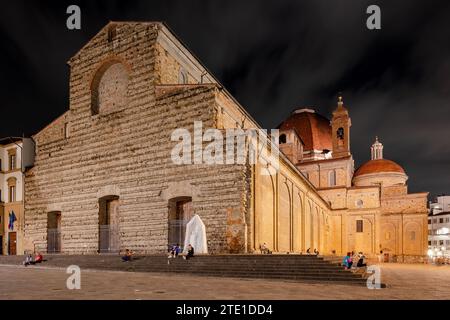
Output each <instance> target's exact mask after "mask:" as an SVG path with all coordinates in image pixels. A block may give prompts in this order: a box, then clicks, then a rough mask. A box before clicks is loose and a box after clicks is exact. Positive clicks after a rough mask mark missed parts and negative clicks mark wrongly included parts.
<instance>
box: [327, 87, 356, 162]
mask: <svg viewBox="0 0 450 320" xmlns="http://www.w3.org/2000/svg"><path fill="white" fill-rule="evenodd" d="M351 125H352V122H351V119H350V116H349V115H348V110H347V108H346V107H345V106H344V102H343V101H342V95H341V94H339V97H338V105H337V108H336V110H334V111H333V118H332V120H331V134H332V141H333V158H341V157H345V156H349V155H350V154H351V153H350V127H351Z"/></svg>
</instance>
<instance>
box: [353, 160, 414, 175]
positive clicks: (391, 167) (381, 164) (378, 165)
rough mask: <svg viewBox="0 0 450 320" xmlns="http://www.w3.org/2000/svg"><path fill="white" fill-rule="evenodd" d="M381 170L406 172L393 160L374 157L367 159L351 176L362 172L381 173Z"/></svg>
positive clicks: (362, 173)
mask: <svg viewBox="0 0 450 320" xmlns="http://www.w3.org/2000/svg"><path fill="white" fill-rule="evenodd" d="M382 172H383V173H385V172H393V173H403V174H406V173H405V170H403V168H402V167H401V166H400V165H399V164H397V163H395V162H394V161H392V160H388V159H376V160H369V161H367V162H366V163H364V164H363V165H362V166H360V167H359V168H358V169H357V170H356V172H355V174H354V175H353V176H354V177H357V176H361V175H364V174H371V173H382Z"/></svg>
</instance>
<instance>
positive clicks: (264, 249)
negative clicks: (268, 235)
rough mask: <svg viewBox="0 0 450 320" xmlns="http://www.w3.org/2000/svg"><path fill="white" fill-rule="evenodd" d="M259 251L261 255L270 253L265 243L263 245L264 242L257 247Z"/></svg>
mask: <svg viewBox="0 0 450 320" xmlns="http://www.w3.org/2000/svg"><path fill="white" fill-rule="evenodd" d="M259 250H260V251H261V253H262V254H271V253H272V251H270V249H269V247H268V246H267V243H265V242H264V243H263V244H262V245H260V246H259Z"/></svg>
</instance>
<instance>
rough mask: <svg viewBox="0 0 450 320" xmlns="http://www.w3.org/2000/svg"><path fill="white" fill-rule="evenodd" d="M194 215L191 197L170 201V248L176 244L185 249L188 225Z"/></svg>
mask: <svg viewBox="0 0 450 320" xmlns="http://www.w3.org/2000/svg"><path fill="white" fill-rule="evenodd" d="M193 215H194V214H193V208H192V198H191V197H177V198H172V199H170V200H169V217H168V220H169V232H168V246H169V247H170V246H174V245H176V244H178V245H180V246H181V247H183V245H184V239H185V237H186V225H187V223H188V222H189V221H190V220H191V218H192V216H193ZM182 249H184V248H182Z"/></svg>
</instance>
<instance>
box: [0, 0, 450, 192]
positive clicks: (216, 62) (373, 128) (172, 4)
mask: <svg viewBox="0 0 450 320" xmlns="http://www.w3.org/2000/svg"><path fill="white" fill-rule="evenodd" d="M70 4H78V5H79V6H80V7H81V11H82V29H81V30H79V31H69V30H68V29H67V28H66V19H67V17H68V15H67V14H66V8H67V6H68V5H70ZM370 4H377V5H379V6H380V7H381V16H382V17H381V20H382V22H381V23H382V29H381V30H375V31H373V30H368V29H367V28H366V19H367V17H368V15H367V14H366V8H367V7H368V5H370ZM449 17H450V1H448V0H442V1H432V0H427V1H412V0H405V1H403V0H402V1H400V0H396V1H364V0H351V1H337V0H334V1H329V0H306V1H303V0H301V1H300V0H296V1H280V0H277V1H275V0H274V1H267V0H264V1H263V0H260V1H251V0H250V1H249V0H245V1H242V0H241V1H230V0H226V1H225V0H222V1H218V0H217V1H211V0H205V1H190V0H181V1H167V0H165V1H92V0H90V1H75V0H72V1H9V2H8V3H6V2H5V3H3V2H2V10H0V36H1V40H2V50H0V56H1V59H0V66H1V73H0V79H1V80H0V81H1V86H0V88H1V89H0V90H1V97H2V100H1V104H0V115H1V119H2V121H1V125H0V137H4V136H11V135H19V136H21V135H22V134H25V135H31V134H34V133H36V132H38V131H39V130H40V129H41V128H43V127H45V126H46V125H47V124H48V123H49V122H50V121H52V120H53V119H55V118H56V117H58V116H59V115H61V114H62V113H63V112H65V111H66V110H67V109H68V76H69V68H68V66H67V65H66V62H67V61H68V59H69V58H70V57H71V56H73V55H74V54H75V53H76V52H77V51H78V50H79V49H80V48H81V47H82V46H83V45H84V44H85V43H86V42H87V41H89V39H90V38H91V37H92V36H94V35H95V34H96V33H97V32H98V31H99V30H100V29H101V28H102V27H103V26H104V25H105V24H106V23H107V22H108V21H110V20H118V21H126V20H134V21H165V22H167V23H168V25H169V27H170V28H171V29H172V30H173V31H174V32H175V33H176V34H177V35H178V36H179V37H180V38H181V39H182V40H183V41H184V43H185V44H186V45H187V46H188V47H189V48H190V49H191V50H192V51H193V52H194V53H195V54H196V55H197V56H198V57H199V58H200V60H201V61H202V62H203V64H204V65H206V67H208V68H209V70H211V71H212V73H213V74H214V75H215V76H216V77H217V78H218V79H219V81H220V82H221V83H222V84H223V85H224V86H225V87H226V88H227V89H228V91H230V92H231V93H232V94H233V95H234V96H235V97H236V99H237V100H238V101H239V102H240V103H241V104H242V105H243V106H244V107H245V108H246V109H247V110H248V112H249V113H250V114H251V115H252V116H253V117H254V118H255V119H256V120H257V121H258V122H259V123H260V124H261V126H262V127H263V128H267V129H270V128H275V127H276V126H277V125H278V124H279V123H280V122H281V121H282V120H283V119H284V118H286V117H287V116H288V115H289V113H290V112H291V111H292V110H293V109H295V108H298V107H310V106H313V107H314V109H316V111H317V112H319V113H321V114H323V115H325V116H327V117H329V118H330V117H331V111H332V110H333V109H334V108H335V106H336V100H337V99H336V95H337V93H338V92H339V91H342V93H343V97H344V102H345V105H346V106H347V107H348V109H349V111H350V116H351V118H352V129H351V135H352V140H351V147H352V152H353V155H354V158H355V162H356V166H359V165H361V164H362V163H363V162H365V161H367V160H369V159H370V145H371V144H372V142H373V140H374V137H375V135H378V136H379V137H380V140H381V142H382V143H383V144H384V156H385V158H388V159H391V160H394V161H396V162H398V163H399V164H401V165H402V166H403V167H404V168H405V170H406V172H407V174H408V176H409V189H410V191H412V192H414V191H429V192H431V195H433V196H436V195H438V194H442V193H446V194H450V18H449Z"/></svg>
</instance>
